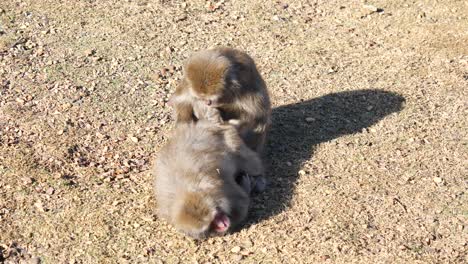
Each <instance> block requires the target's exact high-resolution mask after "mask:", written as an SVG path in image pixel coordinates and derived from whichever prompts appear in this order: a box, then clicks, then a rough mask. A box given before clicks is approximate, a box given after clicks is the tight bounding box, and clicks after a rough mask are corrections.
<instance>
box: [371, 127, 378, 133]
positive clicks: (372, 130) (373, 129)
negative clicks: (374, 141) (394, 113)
mask: <svg viewBox="0 0 468 264" xmlns="http://www.w3.org/2000/svg"><path fill="white" fill-rule="evenodd" d="M369 131H370V132H372V133H375V132H377V130H376V129H375V128H371V129H369Z"/></svg>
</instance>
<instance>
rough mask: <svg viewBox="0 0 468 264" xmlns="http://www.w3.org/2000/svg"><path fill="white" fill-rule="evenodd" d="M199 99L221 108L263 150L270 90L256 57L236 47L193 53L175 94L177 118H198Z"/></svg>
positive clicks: (182, 120)
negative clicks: (197, 104)
mask: <svg viewBox="0 0 468 264" xmlns="http://www.w3.org/2000/svg"><path fill="white" fill-rule="evenodd" d="M198 102H201V103H203V104H206V105H209V106H211V107H215V108H217V109H219V110H220V112H221V115H222V118H223V120H224V121H228V120H231V122H232V123H233V124H236V125H237V126H238V127H239V133H240V135H241V137H242V139H243V140H244V142H245V143H246V144H247V146H249V147H250V148H251V149H253V150H255V151H257V152H258V153H261V152H262V150H263V147H264V144H265V140H266V134H267V130H268V127H269V124H270V115H271V103H270V98H269V94H268V91H267V88H266V85H265V82H264V81H263V79H262V77H261V75H260V73H259V72H258V70H257V67H256V65H255V62H254V61H253V59H252V58H251V57H250V56H249V55H247V54H246V53H244V52H241V51H239V50H236V49H232V48H225V47H220V48H214V49H209V50H204V51H200V52H197V53H195V54H193V56H192V57H190V58H189V59H188V61H187V62H186V64H185V67H184V78H183V79H182V81H181V82H180V84H179V85H178V87H177V88H176V91H175V93H174V94H173V95H172V96H171V99H170V101H169V103H170V104H171V105H172V106H173V107H174V109H175V116H176V117H175V118H176V122H177V123H178V124H179V123H186V122H191V121H196V120H198V119H199V117H197V116H196V114H195V112H194V105H195V104H196V103H198Z"/></svg>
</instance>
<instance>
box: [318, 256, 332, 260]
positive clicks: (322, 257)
mask: <svg viewBox="0 0 468 264" xmlns="http://www.w3.org/2000/svg"><path fill="white" fill-rule="evenodd" d="M320 259H321V260H323V261H325V260H328V259H330V256H328V255H323V256H320Z"/></svg>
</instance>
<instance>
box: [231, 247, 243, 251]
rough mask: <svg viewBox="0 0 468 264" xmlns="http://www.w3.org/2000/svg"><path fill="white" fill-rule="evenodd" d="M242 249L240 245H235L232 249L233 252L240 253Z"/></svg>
mask: <svg viewBox="0 0 468 264" xmlns="http://www.w3.org/2000/svg"><path fill="white" fill-rule="evenodd" d="M240 251H241V247H239V246H235V247H233V248H232V249H231V252H232V253H239V252H240Z"/></svg>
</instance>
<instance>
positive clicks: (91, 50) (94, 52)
mask: <svg viewBox="0 0 468 264" xmlns="http://www.w3.org/2000/svg"><path fill="white" fill-rule="evenodd" d="M94 54H96V50H95V49H87V50H85V52H84V55H85V56H86V57H90V56H93V55H94Z"/></svg>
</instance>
